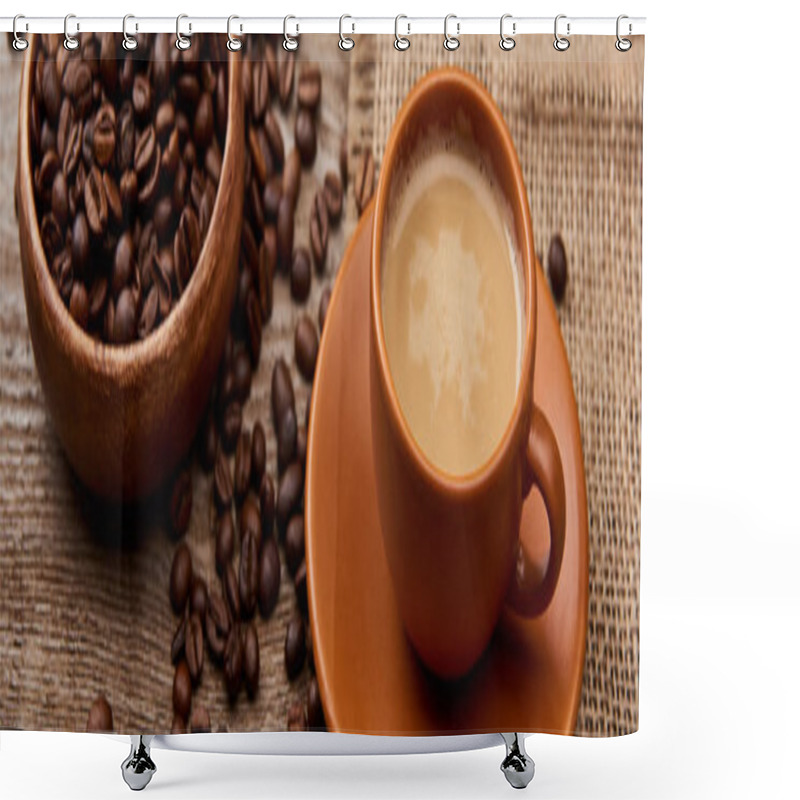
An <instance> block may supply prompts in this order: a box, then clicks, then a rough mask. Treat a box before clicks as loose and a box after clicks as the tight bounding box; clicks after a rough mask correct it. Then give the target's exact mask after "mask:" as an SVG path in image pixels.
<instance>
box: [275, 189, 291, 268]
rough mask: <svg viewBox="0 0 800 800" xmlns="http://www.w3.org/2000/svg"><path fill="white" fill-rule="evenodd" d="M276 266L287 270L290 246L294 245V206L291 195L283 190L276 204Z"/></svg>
mask: <svg viewBox="0 0 800 800" xmlns="http://www.w3.org/2000/svg"><path fill="white" fill-rule="evenodd" d="M276 228H277V233H278V266H279V267H280V269H281V271H282V272H287V271H288V270H289V267H290V265H291V260H292V248H293V247H294V207H293V202H292V197H291V195H289V194H287V193H286V192H284V194H283V197H281V202H280V205H279V206H278V221H277V223H276Z"/></svg>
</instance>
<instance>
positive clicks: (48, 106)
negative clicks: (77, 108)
mask: <svg viewBox="0 0 800 800" xmlns="http://www.w3.org/2000/svg"><path fill="white" fill-rule="evenodd" d="M40 63H41V64H42V72H41V75H42V78H41V99H42V102H43V103H44V111H45V114H46V115H47V119H48V120H49V121H50V124H51V125H57V124H58V114H59V112H60V110H61V81H59V76H58V71H57V69H56V63H55V61H43V62H40ZM69 88H72V87H71V85H70V87H69ZM68 93H69V90H68Z"/></svg>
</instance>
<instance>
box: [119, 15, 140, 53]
mask: <svg viewBox="0 0 800 800" xmlns="http://www.w3.org/2000/svg"><path fill="white" fill-rule="evenodd" d="M129 19H136V17H134V16H133V14H126V15H125V16H124V17H123V18H122V46H123V48H124V49H125V50H127V51H128V52H130V51H131V50H135V49H136V48H137V47H138V46H139V42H137V41H136V38H135V37H133V36H131V35H130V34H129V33H128V20H129ZM136 29H137V30H138V29H139V26H138V25H137V26H136Z"/></svg>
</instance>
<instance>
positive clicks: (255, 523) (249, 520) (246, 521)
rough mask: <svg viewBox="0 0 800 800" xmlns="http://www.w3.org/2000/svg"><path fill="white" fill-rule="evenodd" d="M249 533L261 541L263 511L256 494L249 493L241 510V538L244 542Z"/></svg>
mask: <svg viewBox="0 0 800 800" xmlns="http://www.w3.org/2000/svg"><path fill="white" fill-rule="evenodd" d="M248 532H249V533H252V534H253V536H254V537H255V540H256V541H257V542H260V541H261V509H260V508H259V504H258V498H257V497H256V495H255V493H254V492H248V494H247V497H245V499H244V502H243V503H242V507H241V509H240V510H239V538H240V539H241V540H244V537H245V536H246V534H247V533H248Z"/></svg>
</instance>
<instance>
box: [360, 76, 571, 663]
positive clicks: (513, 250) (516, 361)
mask: <svg viewBox="0 0 800 800" xmlns="http://www.w3.org/2000/svg"><path fill="white" fill-rule="evenodd" d="M374 219H375V222H374V228H373V235H372V250H371V256H370V412H371V417H372V443H373V453H374V460H375V470H376V486H377V492H378V510H379V516H380V522H381V533H382V535H383V541H384V547H385V551H386V557H387V562H388V565H389V571H390V573H391V576H392V583H393V586H394V593H395V597H396V600H397V606H398V610H399V613H400V615H401V616H402V618H403V623H404V625H405V629H406V632H407V634H408V637H409V639H410V640H411V643H412V644H413V646H414V649H415V650H416V652H417V654H418V655H419V657H420V658H421V660H422V661H423V662H424V664H425V665H426V666H427V667H428V668H429V669H430V670H432V671H433V672H435V673H436V674H437V675H439V676H442V677H445V678H452V677H457V676H460V675H463V674H464V673H465V672H467V671H468V670H469V669H470V668H471V667H472V666H473V665H474V664H475V662H476V661H477V660H478V658H479V657H480V655H481V653H482V652H483V651H484V650H485V648H486V646H487V644H488V642H489V639H490V638H491V635H492V632H493V630H494V628H495V626H496V624H497V620H498V619H499V617H500V612H501V610H502V608H503V605H504V604H508V605H509V606H510V607H511V608H512V609H513V610H514V611H516V612H517V613H520V614H523V615H525V616H535V615H537V614H539V613H541V612H542V611H543V610H544V609H545V608H546V607H547V606H548V604H549V602H550V600H551V598H552V596H553V593H554V591H555V587H556V583H557V580H558V575H559V571H560V568H561V559H562V555H563V551H564V531H565V502H564V478H563V474H562V469H561V459H560V456H559V453H558V445H557V442H556V440H555V437H554V435H553V433H552V430H551V428H550V425H549V423H548V422H547V420H546V419H545V417H544V416H543V415H542V413H541V412H540V411H539V410H538V409H536V408H535V407H534V405H533V370H534V352H535V337H536V280H535V274H534V257H533V252H534V251H533V234H532V231H531V223H530V215H529V212H528V201H527V194H526V191H525V186H524V183H523V180H522V175H521V173H520V169H519V163H518V161H517V157H516V153H515V151H514V147H513V144H512V142H511V137H510V135H509V133H508V129H507V128H506V125H505V122H504V121H503V119H502V116H501V114H500V112H499V110H498V109H497V106H496V105H495V103H494V101H493V100H492V98H491V97H490V95H489V94H488V93H487V92H486V90H485V89H484V88H483V86H481V84H480V83H479V82H478V81H477V80H476V79H475V78H474V77H472V76H470V75H468V74H467V73H464V72H462V71H460V70H456V69H443V70H437V71H434V72H431V73H429V74H428V75H427V76H426V77H425V78H423V79H422V80H421V81H420V82H419V83H418V84H417V86H416V87H414V89H412V91H411V92H410V94H409V96H408V98H407V99H406V102H405V104H404V105H403V107H402V108H401V110H400V113H399V114H398V117H397V120H396V121H395V124H394V128H393V129H392V133H391V135H390V137H389V141H388V144H387V147H386V152H385V154H384V158H383V164H382V167H381V176H380V181H379V183H378V189H377V193H376V203H375V218H374ZM534 485H536V486H537V487H538V489H539V491H540V492H541V494H542V497H543V499H544V503H545V507H546V509H547V514H548V519H549V528H550V530H549V533H550V552H549V555H548V558H547V563H546V564H542V565H534V564H532V563H531V562H530V561H529V559H528V558H527V556H526V555H525V553H524V552H523V551H522V549H521V547H520V543H519V529H520V519H521V515H522V502H523V500H524V498H525V496H526V495H527V494H528V492H529V491H530V489H531V487H532V486H534Z"/></svg>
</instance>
